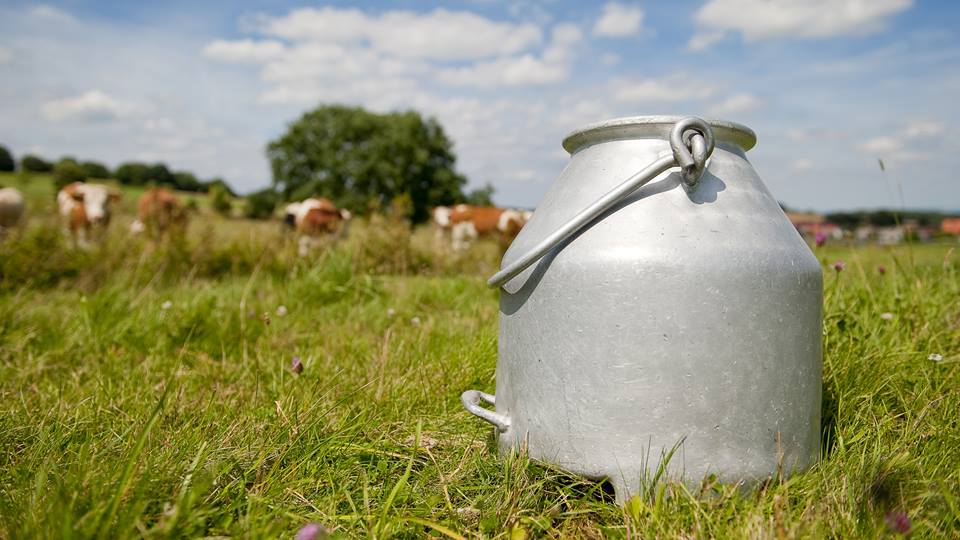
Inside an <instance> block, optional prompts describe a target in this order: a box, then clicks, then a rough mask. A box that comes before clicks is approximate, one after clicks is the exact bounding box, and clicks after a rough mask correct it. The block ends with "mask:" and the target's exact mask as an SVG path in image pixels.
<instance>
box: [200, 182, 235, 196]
mask: <svg viewBox="0 0 960 540" xmlns="http://www.w3.org/2000/svg"><path fill="white" fill-rule="evenodd" d="M202 186H203V189H202V190H201V191H203V192H204V193H213V190H214V189H220V190H222V191H223V192H224V193H226V194H227V195H229V196H230V197H236V196H237V193H236V192H235V191H233V189H231V188H230V185H229V184H227V183H226V182H224V181H223V178H214V179H212V180H209V181H207V182H203V183H202Z"/></svg>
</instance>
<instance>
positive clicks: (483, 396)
mask: <svg viewBox="0 0 960 540" xmlns="http://www.w3.org/2000/svg"><path fill="white" fill-rule="evenodd" d="M481 401H482V402H484V403H487V404H489V405H496V404H497V398H496V397H495V396H493V395H490V394H487V393H486V392H481V391H479V390H467V391H466V392H464V393H463V394H461V395H460V402H461V403H463V407H464V408H465V409H467V411H468V412H469V413H470V414H472V415H474V416H477V417H479V418H482V419H484V420H486V421H487V422H490V423H491V424H493V425H495V426H497V430H498V431H500V432H504V431H506V430H507V429H508V428H509V427H510V417H509V416H507V415H505V414H500V413H497V412H494V411H491V410H490V409H485V408H483V407H482V406H480V402H481Z"/></svg>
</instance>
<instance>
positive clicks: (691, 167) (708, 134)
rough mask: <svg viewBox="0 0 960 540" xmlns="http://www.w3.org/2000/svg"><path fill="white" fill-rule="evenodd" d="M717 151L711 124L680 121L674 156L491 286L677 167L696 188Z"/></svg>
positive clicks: (604, 199) (606, 198) (586, 212)
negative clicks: (708, 162) (710, 158)
mask: <svg viewBox="0 0 960 540" xmlns="http://www.w3.org/2000/svg"><path fill="white" fill-rule="evenodd" d="M713 148H714V138H713V129H711V128H710V124H707V123H706V122H705V121H703V120H702V119H700V118H697V117H695V116H689V117H686V118H683V119H681V120H679V121H677V123H676V124H674V125H673V129H672V130H671V131H670V149H671V150H673V155H669V156H663V157H661V158H658V159H657V160H656V161H654V162H653V163H651V164H650V165H647V166H646V167H645V168H644V169H643V170H641V171H640V172H638V173H636V174H634V175H633V176H631V177H630V178H627V179H626V180H625V181H624V182H623V183H621V184H620V185H618V186H617V187H615V188H613V189H611V190H610V191H608V192H606V193H605V194H604V195H603V196H601V197H600V198H599V199H597V200H596V201H594V202H593V204H591V205H590V206H588V207H586V208H585V209H583V210H581V211H580V213H579V214H577V215H575V216H573V218H572V219H570V221H568V222H566V223H564V224H563V225H562V226H561V227H560V228H559V229H557V230H555V231H553V233H551V234H550V235H549V236H547V237H546V238H544V239H543V240H542V241H541V242H540V243H539V244H537V245H536V246H534V247H533V249H531V250H530V251H528V252H527V253H525V254H524V255H523V256H522V257H519V258H518V259H516V260H515V261H513V262H512V263H510V264H509V265H507V267H506V268H503V269H502V270H500V271H499V272H497V273H496V274H494V275H493V277H491V278H490V279H488V280H487V285H489V286H490V287H499V286H501V285H503V284H504V283H506V282H508V281H510V280H511V279H513V278H514V277H516V275H517V274H519V273H520V272H523V271H524V270H526V269H527V268H528V267H529V266H530V265H531V264H533V263H535V262H537V261H539V260H540V259H541V258H542V257H543V256H544V255H546V254H547V252H549V251H550V250H551V249H553V248H555V247H556V246H557V245H559V244H560V243H561V242H563V241H564V240H566V239H567V238H570V237H571V236H573V235H574V234H576V233H577V231H579V230H580V229H582V228H583V227H584V226H586V225H587V224H588V223H590V222H592V221H593V220H594V219H596V218H597V217H598V216H600V214H602V213H604V212H605V211H607V210H608V209H610V208H611V207H613V206H614V205H615V204H617V203H618V202H620V201H622V200H623V199H624V198H626V197H627V196H629V195H630V194H631V193H633V192H634V191H636V190H638V189H640V188H641V187H643V186H644V185H646V184H647V183H648V182H650V181H651V180H653V179H654V178H656V177H657V176H659V175H660V174H662V173H664V172H666V171H668V170H670V169H672V168H674V167H680V172H681V175H682V176H683V182H684V184H685V185H686V187H687V188H692V187H695V186H696V185H697V183H698V182H699V181H700V177H701V176H703V171H704V170H705V169H706V166H707V158H709V157H710V155H711V154H712V153H713Z"/></svg>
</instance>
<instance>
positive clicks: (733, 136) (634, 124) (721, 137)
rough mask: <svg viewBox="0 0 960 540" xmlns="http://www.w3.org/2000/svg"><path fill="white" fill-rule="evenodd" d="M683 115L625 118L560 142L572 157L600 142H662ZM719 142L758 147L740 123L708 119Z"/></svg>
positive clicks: (589, 126) (596, 125) (587, 128)
mask: <svg viewBox="0 0 960 540" xmlns="http://www.w3.org/2000/svg"><path fill="white" fill-rule="evenodd" d="M682 118H683V117H682V116H627V117H624V118H614V119H612V120H605V121H603V122H596V123H593V124H587V125H586V126H583V127H582V128H580V129H577V130H574V131H572V132H570V134H568V135H567V136H566V137H564V139H563V149H564V150H566V151H567V152H569V153H571V154H573V153H574V152H576V151H577V150H580V149H581V148H583V147H585V146H589V145H591V144H596V143H599V142H606V141H614V140H624V139H650V138H657V139H664V140H668V139H669V137H670V130H671V129H672V128H673V125H674V124H675V123H676V122H677V121H678V120H680V119H682ZM707 123H709V124H710V127H712V128H713V133H714V136H715V137H716V140H717V142H718V143H721V144H722V143H727V144H734V145H737V146H739V147H740V148H742V149H743V150H744V151H747V150H750V149H751V148H753V147H754V146H755V145H756V144H757V135H756V134H755V133H754V132H753V130H752V129H750V128H748V127H747V126H745V125H743V124H738V123H736V122H728V121H726V120H710V119H708V120H707Z"/></svg>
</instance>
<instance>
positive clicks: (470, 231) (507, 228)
mask: <svg viewBox="0 0 960 540" xmlns="http://www.w3.org/2000/svg"><path fill="white" fill-rule="evenodd" d="M530 214H531V213H530V212H525V211H523V210H512V209H509V208H497V207H495V206H471V205H468V204H458V205H456V206H454V207H453V208H451V209H450V214H449V222H450V235H451V240H452V241H451V244H452V246H453V249H454V251H463V250H465V249H467V248H469V247H470V244H471V243H472V242H473V241H474V240H476V239H477V238H478V237H480V236H492V235H495V236H497V237H498V239H499V241H500V244H501V247H503V248H505V247H506V246H507V245H509V243H510V241H512V240H513V239H514V237H516V236H517V233H519V232H520V229H521V228H523V226H524V224H526V222H527V220H528V219H529V217H530Z"/></svg>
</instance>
